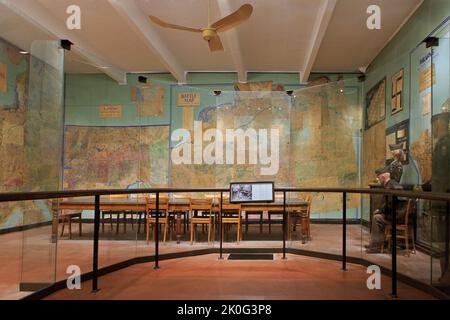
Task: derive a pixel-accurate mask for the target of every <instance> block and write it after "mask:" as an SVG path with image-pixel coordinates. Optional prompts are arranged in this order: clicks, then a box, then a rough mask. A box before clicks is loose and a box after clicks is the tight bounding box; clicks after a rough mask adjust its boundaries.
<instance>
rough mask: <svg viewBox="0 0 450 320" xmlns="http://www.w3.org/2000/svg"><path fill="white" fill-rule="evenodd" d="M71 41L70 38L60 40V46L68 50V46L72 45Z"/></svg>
mask: <svg viewBox="0 0 450 320" xmlns="http://www.w3.org/2000/svg"><path fill="white" fill-rule="evenodd" d="M72 45H73V42H71V41H70V40H61V48H63V49H65V50H67V51H70V48H71V47H72Z"/></svg>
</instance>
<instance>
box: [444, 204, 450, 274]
mask: <svg viewBox="0 0 450 320" xmlns="http://www.w3.org/2000/svg"><path fill="white" fill-rule="evenodd" d="M444 221H447V226H446V228H445V265H444V270H448V265H449V255H450V248H449V246H450V203H449V202H448V201H447V215H446V217H445V220H444Z"/></svg>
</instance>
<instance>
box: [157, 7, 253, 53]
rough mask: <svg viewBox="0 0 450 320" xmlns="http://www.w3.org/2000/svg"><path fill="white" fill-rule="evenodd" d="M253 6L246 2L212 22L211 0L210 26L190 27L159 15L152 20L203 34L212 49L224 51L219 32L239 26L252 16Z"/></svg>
mask: <svg viewBox="0 0 450 320" xmlns="http://www.w3.org/2000/svg"><path fill="white" fill-rule="evenodd" d="M252 12H253V7H252V6H251V5H250V4H244V5H243V6H241V7H240V8H239V9H238V10H236V11H235V12H233V13H232V14H230V15H228V16H226V17H224V18H222V19H220V20H219V21H216V22H214V23H212V24H211V0H209V1H208V26H207V27H206V28H190V27H185V26H180V25H176V24H172V23H167V22H165V21H162V20H161V19H159V18H158V17H155V16H150V20H151V21H153V22H154V23H156V24H157V25H159V26H161V27H164V28H171V29H177V30H185V31H190V32H198V33H201V34H202V37H203V39H204V40H206V41H208V44H209V49H210V50H211V51H223V50H224V49H223V45H222V41H220V37H219V35H218V32H224V31H227V30H229V29H231V28H234V27H236V26H238V25H239V24H241V23H243V22H245V21H246V20H247V19H248V18H250V16H251V14H252Z"/></svg>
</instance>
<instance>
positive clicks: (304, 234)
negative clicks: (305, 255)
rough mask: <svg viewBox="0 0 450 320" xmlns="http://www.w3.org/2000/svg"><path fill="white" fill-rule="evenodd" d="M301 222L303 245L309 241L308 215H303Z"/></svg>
mask: <svg viewBox="0 0 450 320" xmlns="http://www.w3.org/2000/svg"><path fill="white" fill-rule="evenodd" d="M301 221H302V222H301V225H302V229H301V232H302V243H306V240H307V239H308V217H307V216H306V215H302V217H301Z"/></svg>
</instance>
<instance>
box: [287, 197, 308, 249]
mask: <svg viewBox="0 0 450 320" xmlns="http://www.w3.org/2000/svg"><path fill="white" fill-rule="evenodd" d="M301 198H303V199H304V200H305V202H306V203H307V204H306V206H305V207H304V208H302V209H300V210H298V211H295V212H289V213H288V236H289V240H290V241H291V240H292V233H293V232H294V231H295V230H296V228H297V226H298V225H300V226H301V233H302V240H303V242H306V241H305V240H308V241H309V240H311V226H310V219H311V204H312V196H311V195H307V196H306V197H304V196H301ZM291 227H292V230H291Z"/></svg>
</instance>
